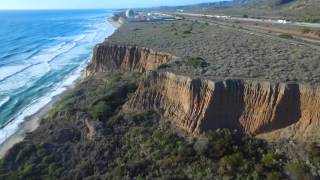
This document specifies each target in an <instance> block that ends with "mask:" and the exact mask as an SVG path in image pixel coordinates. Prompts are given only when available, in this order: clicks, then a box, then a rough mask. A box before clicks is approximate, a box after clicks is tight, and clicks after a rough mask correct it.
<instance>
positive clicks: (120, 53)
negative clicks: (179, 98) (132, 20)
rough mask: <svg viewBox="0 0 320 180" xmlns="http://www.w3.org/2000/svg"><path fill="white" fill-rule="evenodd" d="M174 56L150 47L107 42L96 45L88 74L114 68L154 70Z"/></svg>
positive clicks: (141, 70) (142, 70) (140, 70)
mask: <svg viewBox="0 0 320 180" xmlns="http://www.w3.org/2000/svg"><path fill="white" fill-rule="evenodd" d="M173 58H175V57H174V56H172V55H171V54H168V53H162V52H156V51H153V50H152V49H149V48H143V47H137V46H122V45H114V44H109V43H107V42H105V43H102V44H98V45H97V46H96V47H95V49H94V53H93V58H92V64H91V65H90V66H89V67H88V69H87V74H91V73H94V72H107V71H114V70H125V71H127V70H134V71H139V72H145V71H148V70H154V69H156V68H158V67H159V66H160V65H161V64H165V63H168V62H169V61H171V60H172V59H173Z"/></svg>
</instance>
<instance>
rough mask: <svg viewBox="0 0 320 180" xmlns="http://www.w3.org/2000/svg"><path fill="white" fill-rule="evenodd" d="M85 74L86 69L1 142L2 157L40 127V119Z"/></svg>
mask: <svg viewBox="0 0 320 180" xmlns="http://www.w3.org/2000/svg"><path fill="white" fill-rule="evenodd" d="M84 75H85V70H83V71H82V72H81V76H80V77H79V78H78V79H77V80H75V81H74V83H73V84H71V85H70V86H69V87H67V88H66V90H64V91H63V92H61V93H60V94H58V95H56V96H54V97H53V98H52V100H51V101H50V102H49V103H48V104H46V105H45V106H44V107H42V108H41V109H40V110H39V111H37V112H36V113H35V114H33V115H31V116H29V117H26V118H25V119H24V121H23V123H21V124H20V127H19V129H18V130H17V131H16V132H15V133H14V134H13V135H12V136H10V137H9V138H8V139H6V140H5V141H4V142H3V143H2V144H0V159H2V158H3V157H4V156H5V155H6V153H7V152H8V150H10V149H11V148H12V147H13V146H14V145H15V144H17V143H19V142H21V141H23V140H24V138H25V137H26V135H27V134H28V133H31V132H33V131H35V130H36V129H37V128H38V127H39V125H40V121H41V120H42V119H43V118H46V117H47V116H48V113H49V111H50V110H51V109H52V107H54V105H55V104H56V103H57V102H59V101H60V100H61V99H62V98H63V97H64V96H65V95H66V94H67V93H68V92H70V90H72V89H73V88H74V87H75V86H76V85H77V84H78V83H79V82H81V81H82V80H83V79H84V77H85V76H84Z"/></svg>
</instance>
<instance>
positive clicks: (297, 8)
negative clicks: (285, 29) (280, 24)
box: [158, 0, 320, 22]
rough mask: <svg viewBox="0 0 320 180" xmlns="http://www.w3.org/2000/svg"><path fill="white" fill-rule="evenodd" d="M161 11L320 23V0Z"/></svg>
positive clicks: (241, 1)
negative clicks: (183, 11) (262, 17)
mask: <svg viewBox="0 0 320 180" xmlns="http://www.w3.org/2000/svg"><path fill="white" fill-rule="evenodd" d="M160 9H161V10H166V11H173V10H176V9H184V10H185V11H188V12H197V13H205V14H226V15H236V16H242V15H244V14H247V15H249V16H255V17H259V16H264V17H265V16H267V17H276V18H279V17H282V18H286V19H291V20H298V21H306V22H320V0H233V1H222V2H216V3H202V4H197V5H191V6H178V7H161V8H160ZM158 10H159V9H158Z"/></svg>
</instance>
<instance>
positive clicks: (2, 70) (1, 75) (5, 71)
mask: <svg viewBox="0 0 320 180" xmlns="http://www.w3.org/2000/svg"><path fill="white" fill-rule="evenodd" d="M28 66H29V65H13V66H3V67H0V81H2V80H4V79H6V78H7V77H10V76H12V75H14V74H16V73H17V72H19V71H21V70H23V69H24V68H26V67H28Z"/></svg>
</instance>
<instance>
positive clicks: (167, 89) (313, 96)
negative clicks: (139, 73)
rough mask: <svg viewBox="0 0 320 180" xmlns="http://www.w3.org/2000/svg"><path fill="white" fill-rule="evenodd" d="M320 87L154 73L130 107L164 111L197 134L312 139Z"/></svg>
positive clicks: (143, 83) (141, 84) (128, 104)
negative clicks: (235, 132) (213, 131)
mask: <svg viewBox="0 0 320 180" xmlns="http://www.w3.org/2000/svg"><path fill="white" fill-rule="evenodd" d="M319 96H320V90H319V89H318V88H312V87H310V86H306V85H298V84H285V83H270V82H255V81H248V80H225V81H210V80H202V79H191V78H189V77H184V76H178V75H175V74H173V73H168V72H166V73H156V72H154V73H152V74H150V75H149V76H148V77H147V78H146V79H145V80H144V81H142V82H141V83H140V85H139V87H138V90H137V91H136V93H135V95H134V96H133V97H132V99H131V100H130V101H128V102H127V103H126V105H125V106H124V109H125V110H143V109H152V108H156V109H159V110H160V111H161V112H162V113H163V115H164V117H165V118H167V119H168V120H170V121H172V122H173V123H174V124H175V125H176V126H178V127H181V128H183V129H185V130H186V131H188V132H189V133H192V134H194V135H198V134H200V133H202V132H205V131H207V130H210V129H215V128H233V129H239V130H241V131H243V132H245V133H247V134H252V135H261V137H263V138H266V139H268V136H267V135H265V136H263V135H264V134H268V133H272V132H277V131H281V133H282V134H281V133H279V132H277V133H276V134H272V135H270V134H269V136H270V138H274V139H276V138H282V137H286V138H308V137H309V136H314V135H315V134H314V133H313V132H315V129H316V128H315V127H319V125H320V124H319V122H320V121H319V118H320V117H319V116H320V101H319V100H320V97H319Z"/></svg>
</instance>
